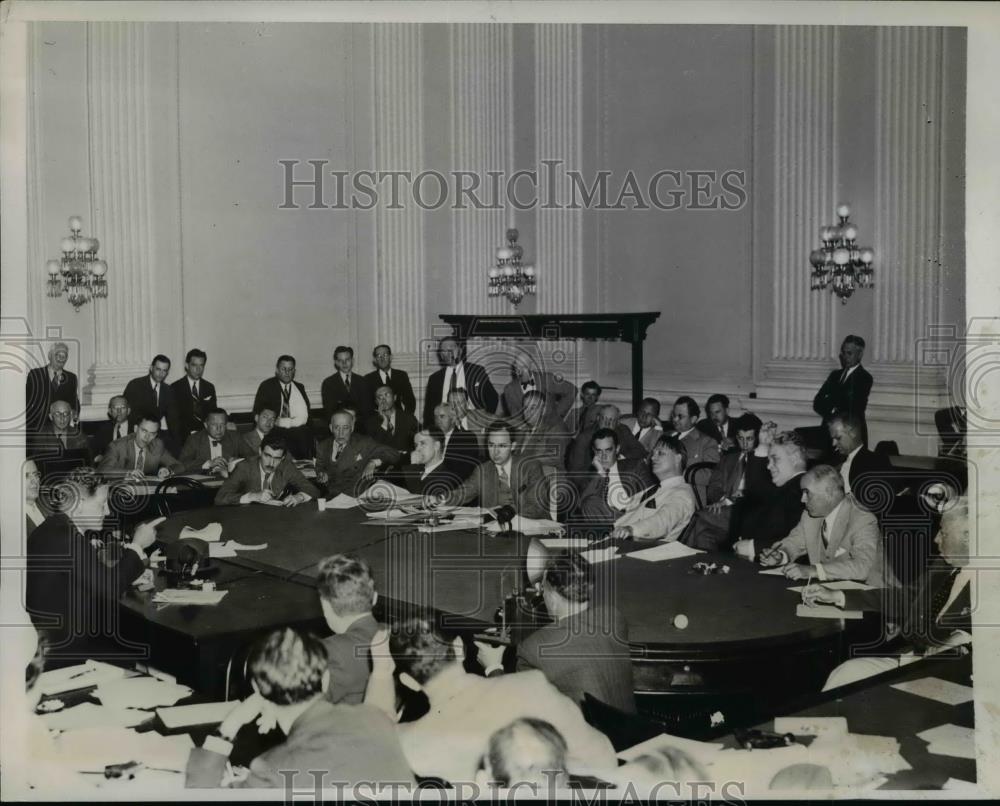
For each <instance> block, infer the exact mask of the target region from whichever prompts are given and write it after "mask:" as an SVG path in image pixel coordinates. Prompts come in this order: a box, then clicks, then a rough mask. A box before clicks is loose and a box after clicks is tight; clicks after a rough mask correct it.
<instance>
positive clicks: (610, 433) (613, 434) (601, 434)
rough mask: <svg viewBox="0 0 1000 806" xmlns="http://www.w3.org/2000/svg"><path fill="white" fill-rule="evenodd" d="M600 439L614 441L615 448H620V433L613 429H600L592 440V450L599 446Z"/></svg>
mask: <svg viewBox="0 0 1000 806" xmlns="http://www.w3.org/2000/svg"><path fill="white" fill-rule="evenodd" d="M599 439H611V440H614V443H615V447H616V448H617V447H618V432H617V431H615V429H613V428H598V429H597V430H596V431H595V432H594V435H593V436H592V437H591V438H590V449H591V450H594V445H595V444H597V440H599Z"/></svg>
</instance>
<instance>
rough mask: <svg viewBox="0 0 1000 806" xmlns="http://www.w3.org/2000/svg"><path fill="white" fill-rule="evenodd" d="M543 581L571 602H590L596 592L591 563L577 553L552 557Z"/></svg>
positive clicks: (546, 567) (547, 564) (546, 566)
mask: <svg viewBox="0 0 1000 806" xmlns="http://www.w3.org/2000/svg"><path fill="white" fill-rule="evenodd" d="M542 580H543V581H544V582H545V584H546V585H548V586H549V587H550V588H552V590H554V591H555V592H556V593H558V594H559V595H560V596H562V597H563V599H566V600H568V601H570V602H589V601H590V597H591V595H592V594H593V592H594V580H593V578H592V577H591V573H590V563H589V562H587V559H586V558H585V557H584V556H583V555H581V554H577V553H576V552H570V553H565V554H557V555H555V556H553V557H550V558H549V561H548V563H546V565H545V573H544V575H543V576H542Z"/></svg>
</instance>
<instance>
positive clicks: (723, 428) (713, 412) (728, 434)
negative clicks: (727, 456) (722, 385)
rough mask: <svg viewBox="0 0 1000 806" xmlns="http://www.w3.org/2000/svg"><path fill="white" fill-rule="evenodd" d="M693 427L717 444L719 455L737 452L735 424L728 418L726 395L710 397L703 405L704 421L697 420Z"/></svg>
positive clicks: (719, 394) (727, 399)
mask: <svg viewBox="0 0 1000 806" xmlns="http://www.w3.org/2000/svg"><path fill="white" fill-rule="evenodd" d="M694 427H695V428H697V429H698V430H699V431H701V433H703V434H705V435H706V436H708V437H711V438H712V439H714V440H715V441H716V442H717V443H719V452H720V453H729V452H730V451H733V452H735V451H738V450H739V447H738V446H737V444H736V431H735V423H734V422H733V421H732V419H731V418H730V417H729V398H728V397H726V395H724V394H721V393H718V394H714V395H710V396H709V398H708V401H707V402H706V403H705V419H704V420H699V421H698V422H697V423H695V426H694Z"/></svg>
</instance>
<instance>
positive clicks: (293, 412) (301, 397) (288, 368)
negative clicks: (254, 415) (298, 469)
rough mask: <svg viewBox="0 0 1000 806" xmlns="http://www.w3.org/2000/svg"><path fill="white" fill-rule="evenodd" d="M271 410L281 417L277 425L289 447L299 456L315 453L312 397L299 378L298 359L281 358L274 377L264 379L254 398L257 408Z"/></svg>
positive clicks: (297, 457) (285, 356)
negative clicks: (311, 412)
mask: <svg viewBox="0 0 1000 806" xmlns="http://www.w3.org/2000/svg"><path fill="white" fill-rule="evenodd" d="M263 409H271V410H272V411H274V412H276V413H277V415H278V417H277V421H276V425H277V427H278V428H279V429H280V430H281V433H283V434H284V436H285V439H286V440H287V441H288V450H289V452H290V453H291V454H292V456H293V457H294V458H296V459H309V458H311V457H312V455H313V453H314V452H315V448H316V445H315V440H314V439H313V435H312V432H311V431H310V430H309V397H308V395H306V388H305V387H304V386H303V385H302V384H301V383H299V382H298V381H296V380H295V358H294V357H292V356H290V355H282V356H279V357H278V361H277V364H276V365H275V369H274V377H273V378H268V379H267V380H264V381H261V384H260V386H258V387H257V395H256V396H255V397H254V401H253V410H254V411H262V410H263Z"/></svg>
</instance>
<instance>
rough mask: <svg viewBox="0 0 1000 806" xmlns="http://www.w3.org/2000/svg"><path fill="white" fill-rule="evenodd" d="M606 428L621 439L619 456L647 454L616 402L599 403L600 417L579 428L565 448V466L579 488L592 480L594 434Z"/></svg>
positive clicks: (639, 458)
mask: <svg viewBox="0 0 1000 806" xmlns="http://www.w3.org/2000/svg"><path fill="white" fill-rule="evenodd" d="M601 428H606V429H610V430H612V431H614V432H615V438H616V439H617V441H618V456H619V457H620V458H622V459H638V460H642V459H645V458H646V449H645V448H643V447H642V445H640V444H639V440H637V439H636V438H635V437H634V436H632V431H631V429H630V428H629V427H628V426H627V425H625V424H623V423H622V422H621V412H620V411H619V410H618V407H617V406H610V405H609V406H600V407H599V408H598V414H597V421H596V422H595V423H594V425H593V426H591V427H590V428H586V429H584V430H582V431H580V433H579V434H577V435H576V437H575V438H574V439H573V441H572V442H571V443H570V445H569V450H568V451H567V452H566V470H567V472H568V473H569V475H570V480H571V481H573V483H574V484H576V486H577V487H578V488H580V489H583V488H584V487H585V486H586V485H587V484H588V483H589V481H590V469H591V463H592V462H593V457H594V454H593V452H592V450H591V448H592V445H593V441H594V434H595V433H596V432H597V431H598V429H601Z"/></svg>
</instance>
